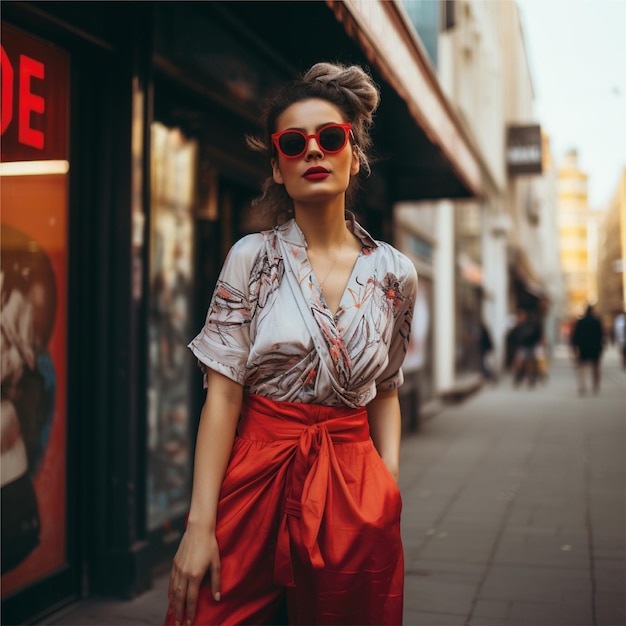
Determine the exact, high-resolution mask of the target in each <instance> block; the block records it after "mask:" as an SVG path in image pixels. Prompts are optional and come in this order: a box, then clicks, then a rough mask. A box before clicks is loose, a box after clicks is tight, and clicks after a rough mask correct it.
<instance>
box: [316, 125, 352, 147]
mask: <svg viewBox="0 0 626 626" xmlns="http://www.w3.org/2000/svg"><path fill="white" fill-rule="evenodd" d="M319 137H320V146H321V147H322V149H323V150H326V151H327V152H337V151H338V150H341V148H343V147H344V146H345V145H346V131H345V130H344V129H343V128H342V127H341V126H329V127H328V128H324V129H322V131H321V132H320V135H319Z"/></svg>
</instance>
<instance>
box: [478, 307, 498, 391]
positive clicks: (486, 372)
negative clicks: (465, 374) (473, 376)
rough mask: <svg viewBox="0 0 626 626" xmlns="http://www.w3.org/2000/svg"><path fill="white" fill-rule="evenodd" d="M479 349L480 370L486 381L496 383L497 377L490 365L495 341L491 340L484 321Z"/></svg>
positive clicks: (481, 326) (481, 323)
mask: <svg viewBox="0 0 626 626" xmlns="http://www.w3.org/2000/svg"><path fill="white" fill-rule="evenodd" d="M478 349H479V352H480V368H481V371H482V375H483V377H484V378H485V379H486V380H490V381H495V380H496V375H495V373H494V371H493V369H492V368H491V367H490V364H489V359H490V358H491V357H490V355H491V354H492V352H493V340H492V339H491V333H490V332H489V329H488V328H487V326H486V325H485V322H483V321H482V320H481V322H480V339H479V343H478Z"/></svg>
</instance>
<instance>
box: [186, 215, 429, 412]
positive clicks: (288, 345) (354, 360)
mask: <svg viewBox="0 0 626 626" xmlns="http://www.w3.org/2000/svg"><path fill="white" fill-rule="evenodd" d="M348 227H349V229H350V230H351V232H352V233H353V234H354V235H355V236H356V237H357V238H358V239H359V240H360V242H361V244H362V247H361V252H360V254H359V256H358V258H357V260H356V262H355V265H354V268H353V270H352V274H351V276H350V278H349V280H348V283H347V286H346V289H345V291H344V293H343V296H342V299H341V302H340V305H339V309H338V310H337V313H336V314H335V315H334V316H333V315H332V313H331V311H330V309H329V308H328V306H327V305H326V302H325V301H324V297H323V294H322V291H321V289H320V285H319V282H318V280H317V278H316V276H315V274H314V273H313V270H312V267H311V264H310V262H309V259H308V256H307V242H306V239H305V237H304V234H303V233H302V231H301V229H300V228H299V226H298V224H297V223H296V221H295V220H290V221H288V222H286V223H285V224H283V225H281V226H278V227H276V228H274V229H272V230H269V231H264V232H262V233H255V234H252V235H247V236H245V237H243V238H242V239H240V240H239V241H238V242H237V243H236V244H235V245H234V246H233V247H232V248H231V250H230V252H229V254H228V256H227V258H226V261H225V263H224V266H223V268H222V271H221V274H220V276H219V279H218V282H217V286H216V288H215V292H214V294H213V298H212V300H211V305H210V307H209V310H208V314H207V317H206V322H205V325H204V327H203V329H202V330H201V332H200V333H199V334H198V335H197V337H195V339H193V341H192V342H191V343H190V344H189V347H190V349H191V350H192V352H193V353H194V355H195V356H196V357H197V358H198V361H199V364H200V366H201V367H202V368H203V370H205V371H206V368H207V367H209V368H211V369H213V370H216V371H218V372H220V373H222V374H224V375H225V376H227V377H228V378H231V379H232V380H235V381H237V382H238V383H240V384H242V385H243V386H244V387H245V390H246V392H247V393H250V394H257V395H260V396H264V397H267V398H270V399H272V400H279V401H286V402H302V403H316V404H322V405H327V406H342V405H343V406H349V407H359V406H363V405H365V404H367V403H368V402H369V401H370V400H372V398H374V396H375V395H376V391H377V390H380V391H386V390H390V389H395V388H397V387H398V386H399V385H401V384H402V381H403V376H402V371H401V369H400V366H401V364H402V361H403V360H404V356H405V353H406V348H407V344H408V340H409V332H410V327H411V318H412V315H413V303H414V301H415V295H416V291H417V274H416V271H415V267H414V266H413V264H412V263H411V262H410V261H409V259H408V258H407V257H406V256H404V255H403V254H402V253H400V252H398V251H397V250H395V249H394V248H393V247H391V246H390V245H388V244H386V243H383V242H379V241H374V239H372V237H371V236H370V235H369V234H368V233H367V232H366V231H365V230H364V229H363V228H362V227H361V226H360V225H359V224H358V223H357V222H356V221H354V220H353V219H351V220H349V222H348ZM205 384H206V375H205Z"/></svg>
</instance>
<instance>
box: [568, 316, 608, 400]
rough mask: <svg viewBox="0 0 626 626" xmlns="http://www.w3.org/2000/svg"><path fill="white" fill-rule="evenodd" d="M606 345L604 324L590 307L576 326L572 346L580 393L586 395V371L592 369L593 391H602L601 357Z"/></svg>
mask: <svg viewBox="0 0 626 626" xmlns="http://www.w3.org/2000/svg"><path fill="white" fill-rule="evenodd" d="M603 343H604V337H603V331H602V323H601V322H600V320H599V319H598V318H597V317H595V315H594V314H593V307H592V306H591V305H589V306H588V307H587V310H586V312H585V315H584V316H583V317H581V318H580V319H579V320H578V321H577V322H576V324H575V325H574V330H573V331H572V337H571V344H572V348H573V350H574V357H575V359H576V374H577V379H578V393H579V394H580V395H583V394H584V393H585V390H586V388H585V378H586V370H587V369H589V368H590V369H591V371H592V378H593V391H594V393H598V391H600V357H601V355H602V348H603V347H604V346H603Z"/></svg>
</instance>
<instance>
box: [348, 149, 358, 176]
mask: <svg viewBox="0 0 626 626" xmlns="http://www.w3.org/2000/svg"><path fill="white" fill-rule="evenodd" d="M359 153H360V150H359V146H357V145H354V146H352V163H351V164H350V176H356V175H357V174H358V173H359V172H360V171H361V159H359Z"/></svg>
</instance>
